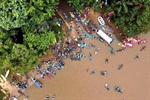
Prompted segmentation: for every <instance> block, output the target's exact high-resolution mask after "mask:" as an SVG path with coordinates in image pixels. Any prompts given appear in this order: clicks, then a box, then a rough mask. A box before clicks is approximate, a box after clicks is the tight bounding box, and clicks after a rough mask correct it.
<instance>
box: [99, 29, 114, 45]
mask: <svg viewBox="0 0 150 100" xmlns="http://www.w3.org/2000/svg"><path fill="white" fill-rule="evenodd" d="M97 34H98V35H99V36H101V37H102V38H103V39H104V40H105V41H106V42H107V43H108V44H110V43H112V41H113V39H112V38H110V37H109V36H108V35H106V34H105V33H104V32H103V31H102V30H97Z"/></svg>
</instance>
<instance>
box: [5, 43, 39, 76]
mask: <svg viewBox="0 0 150 100" xmlns="http://www.w3.org/2000/svg"><path fill="white" fill-rule="evenodd" d="M31 50H32V51H31ZM7 59H9V61H10V62H11V63H12V67H13V71H15V72H17V71H18V70H19V69H22V70H21V71H19V73H23V72H25V71H27V70H29V69H32V68H34V66H36V65H37V64H38V55H37V52H36V50H34V49H33V48H28V49H27V47H26V46H25V45H21V44H14V45H13V47H12V52H11V55H10V56H9V57H8V58H7Z"/></svg>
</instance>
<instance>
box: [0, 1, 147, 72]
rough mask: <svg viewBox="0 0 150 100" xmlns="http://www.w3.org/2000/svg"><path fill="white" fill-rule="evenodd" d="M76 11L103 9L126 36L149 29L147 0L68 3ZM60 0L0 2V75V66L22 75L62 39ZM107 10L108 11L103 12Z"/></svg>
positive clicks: (0, 68) (0, 69)
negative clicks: (59, 21)
mask: <svg viewBox="0 0 150 100" xmlns="http://www.w3.org/2000/svg"><path fill="white" fill-rule="evenodd" d="M67 2H68V3H69V5H70V6H73V7H75V9H76V10H77V11H80V10H82V9H84V7H92V8H93V9H94V10H95V11H96V12H99V11H101V10H102V9H103V8H104V7H105V10H106V11H107V13H108V12H110V11H114V12H115V13H114V15H113V16H112V17H111V19H112V21H113V22H114V23H115V25H117V26H119V28H121V29H123V31H124V33H127V35H128V36H135V35H137V34H140V33H141V32H147V31H148V29H150V23H149V22H150V0H146V1H145V0H119V1H118V0H112V2H111V3H108V4H105V2H104V0H67ZM58 4H59V0H1V1H0V71H2V70H3V69H2V67H1V66H5V67H9V68H11V70H12V71H13V72H20V73H24V72H25V71H27V70H30V69H32V68H33V67H34V66H36V65H37V64H38V63H39V62H38V58H39V57H40V56H41V55H43V54H46V53H47V50H48V49H49V46H51V45H53V44H55V42H56V40H57V41H59V40H61V39H62V35H63V32H62V31H61V27H59V26H57V25H56V22H57V21H58V19H57V18H56V17H54V16H55V12H54V8H55V6H57V5H58ZM106 8H107V9H106Z"/></svg>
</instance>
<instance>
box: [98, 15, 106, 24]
mask: <svg viewBox="0 0 150 100" xmlns="http://www.w3.org/2000/svg"><path fill="white" fill-rule="evenodd" d="M98 22H99V23H100V24H101V25H105V21H104V19H103V18H102V17H101V16H98Z"/></svg>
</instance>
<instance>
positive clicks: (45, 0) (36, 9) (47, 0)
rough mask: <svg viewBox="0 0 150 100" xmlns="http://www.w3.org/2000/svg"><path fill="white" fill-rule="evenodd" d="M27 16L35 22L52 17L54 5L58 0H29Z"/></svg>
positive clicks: (38, 22)
mask: <svg viewBox="0 0 150 100" xmlns="http://www.w3.org/2000/svg"><path fill="white" fill-rule="evenodd" d="M28 4H29V10H28V13H29V15H28V18H29V20H30V21H33V22H34V23H36V24H40V23H41V22H42V21H44V20H47V19H49V18H52V16H54V15H55V13H54V7H55V6H57V5H58V4H59V2H58V0H29V2H28Z"/></svg>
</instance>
